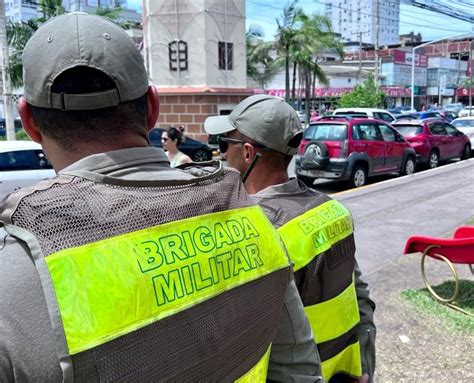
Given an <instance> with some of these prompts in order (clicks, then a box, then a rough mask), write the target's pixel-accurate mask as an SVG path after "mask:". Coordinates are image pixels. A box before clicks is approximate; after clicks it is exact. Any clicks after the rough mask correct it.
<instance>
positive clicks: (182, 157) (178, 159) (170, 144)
mask: <svg viewBox="0 0 474 383" xmlns="http://www.w3.org/2000/svg"><path fill="white" fill-rule="evenodd" d="M182 142H183V134H182V133H181V132H180V131H179V130H178V129H176V128H169V129H168V130H165V131H163V134H162V135H161V145H163V149H164V150H165V151H166V155H167V156H168V159H169V160H170V164H171V167H172V168H175V167H177V166H179V165H183V164H188V163H190V162H193V160H192V159H191V158H190V157H189V156H188V155H186V154H184V153H183V152H182V151H180V150H179V149H178V145H180V144H182Z"/></svg>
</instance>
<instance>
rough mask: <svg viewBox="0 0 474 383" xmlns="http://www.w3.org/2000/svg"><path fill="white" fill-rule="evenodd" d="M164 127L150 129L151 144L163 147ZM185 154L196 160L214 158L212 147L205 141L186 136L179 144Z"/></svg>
mask: <svg viewBox="0 0 474 383" xmlns="http://www.w3.org/2000/svg"><path fill="white" fill-rule="evenodd" d="M163 130H164V129H161V128H154V129H152V130H150V133H149V134H148V136H149V137H150V145H152V146H156V147H157V148H162V145H161V134H162V133H163ZM178 148H179V150H181V151H182V152H183V153H184V154H187V155H188V156H189V157H191V159H192V160H193V161H194V162H202V161H209V160H211V159H212V149H211V148H210V147H209V146H208V145H206V144H205V143H203V142H201V141H198V140H194V139H192V138H190V137H185V140H184V142H183V143H182V144H181V145H179V146H178Z"/></svg>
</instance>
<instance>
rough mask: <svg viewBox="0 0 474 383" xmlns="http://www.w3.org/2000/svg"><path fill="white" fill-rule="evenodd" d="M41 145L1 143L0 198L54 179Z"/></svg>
mask: <svg viewBox="0 0 474 383" xmlns="http://www.w3.org/2000/svg"><path fill="white" fill-rule="evenodd" d="M55 174H56V173H55V172H54V170H53V167H52V166H51V164H50V163H49V161H48V160H47V159H46V157H45V155H44V153H43V149H42V148H41V145H39V144H37V143H35V142H32V141H0V196H1V197H2V198H3V197H4V196H5V195H7V194H8V193H10V192H12V191H14V190H16V189H19V188H22V187H24V186H30V185H34V184H36V183H38V182H39V181H41V180H43V179H46V178H51V177H54V175H55Z"/></svg>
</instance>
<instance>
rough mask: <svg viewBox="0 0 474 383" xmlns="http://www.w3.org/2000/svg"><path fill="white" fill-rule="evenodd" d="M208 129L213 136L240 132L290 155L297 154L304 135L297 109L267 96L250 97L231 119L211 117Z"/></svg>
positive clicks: (206, 123) (207, 120)
mask: <svg viewBox="0 0 474 383" xmlns="http://www.w3.org/2000/svg"><path fill="white" fill-rule="evenodd" d="M204 129H205V130H206V132H207V133H209V134H224V133H227V132H230V131H232V130H237V131H239V132H240V133H242V134H244V135H245V136H247V137H249V138H251V139H252V140H254V141H255V142H258V143H259V144H262V145H264V146H266V147H268V148H270V149H273V150H276V151H278V152H281V153H284V154H290V155H293V154H296V151H297V149H298V145H299V141H300V139H301V136H302V133H303V130H302V128H301V122H300V119H299V117H298V114H297V113H296V112H295V110H294V109H293V108H292V107H291V106H290V105H289V104H288V103H286V102H285V100H284V99H282V98H280V97H274V96H269V95H266V94H259V95H255V96H250V97H248V98H246V99H245V100H244V101H242V102H241V103H240V104H238V105H237V106H236V107H235V108H234V110H233V111H232V113H231V114H229V115H228V116H213V117H208V118H207V119H206V121H205V122H204ZM298 138H300V139H298Z"/></svg>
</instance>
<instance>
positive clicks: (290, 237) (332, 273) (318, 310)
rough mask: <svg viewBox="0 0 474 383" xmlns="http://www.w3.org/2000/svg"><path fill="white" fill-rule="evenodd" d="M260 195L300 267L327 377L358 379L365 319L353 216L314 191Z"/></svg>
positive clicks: (300, 283)
mask: <svg viewBox="0 0 474 383" xmlns="http://www.w3.org/2000/svg"><path fill="white" fill-rule="evenodd" d="M256 197H257V200H258V202H259V204H260V205H261V206H262V207H263V209H264V211H265V212H266V213H267V216H268V217H269V219H270V221H271V222H272V223H273V224H274V225H275V226H276V227H277V228H279V229H278V231H279V233H280V235H282V238H283V242H284V243H285V246H286V247H287V250H288V254H289V256H290V259H291V260H292V262H293V264H294V275H295V282H296V285H297V287H298V291H299V293H300V296H301V299H302V301H303V305H304V306H305V312H306V315H307V316H308V319H309V321H310V324H311V327H312V328H313V332H314V334H315V339H316V341H317V343H318V351H319V354H320V357H321V362H322V372H323V376H324V378H325V379H326V380H328V381H329V380H330V379H331V378H332V377H334V376H335V375H337V374H343V375H346V376H350V377H351V378H357V377H358V376H360V375H361V361H360V350H359V342H358V338H357V334H356V332H357V326H358V323H359V321H360V317H359V312H358V303H357V296H356V292H355V285H354V279H353V271H354V265H355V244H354V236H353V233H352V231H353V230H352V220H351V218H350V215H348V214H349V213H348V212H347V211H346V209H345V208H344V207H343V206H342V205H340V204H339V203H338V202H336V201H335V200H332V199H331V198H330V197H328V196H326V195H324V194H321V193H314V192H313V191H310V190H307V191H306V192H305V193H299V194H294V195H282V196H278V195H276V196H275V197H274V198H271V197H259V196H258V195H257V196H256ZM346 212H347V215H346ZM305 218H306V219H305ZM298 219H299V220H301V222H298ZM315 243H316V245H315ZM315 248H317V250H315Z"/></svg>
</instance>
